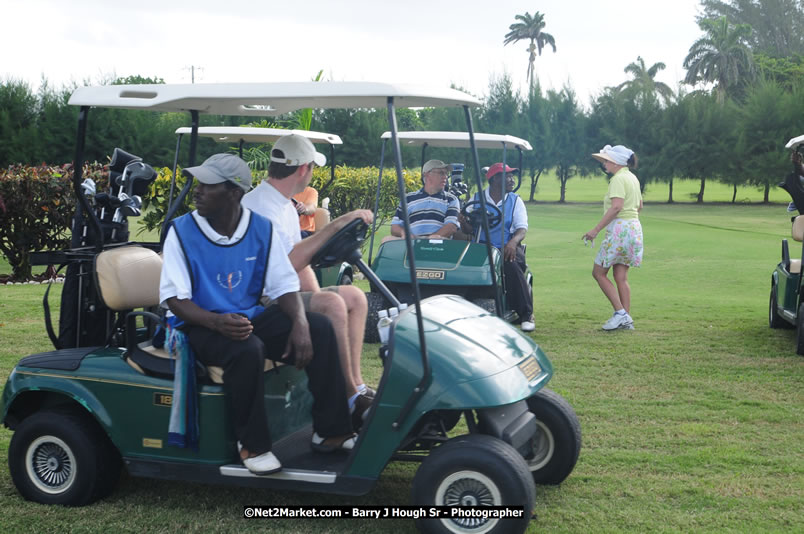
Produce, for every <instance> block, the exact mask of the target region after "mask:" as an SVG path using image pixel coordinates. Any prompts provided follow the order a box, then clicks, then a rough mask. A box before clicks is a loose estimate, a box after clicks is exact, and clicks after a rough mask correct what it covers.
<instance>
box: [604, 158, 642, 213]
mask: <svg viewBox="0 0 804 534" xmlns="http://www.w3.org/2000/svg"><path fill="white" fill-rule="evenodd" d="M612 198H621V199H623V209H621V210H620V213H619V214H618V215H617V218H618V219H638V218H639V203H640V202H642V193H640V191H639V180H637V177H636V176H634V175H633V173H632V172H631V171H629V170H628V167H623V168H622V169H620V170H619V171H617V172H616V173H615V174H614V176H612V177H611V180H610V181H609V190H608V191H607V192H606V196H605V197H603V213H606V212H607V211H609V208H611V199H612Z"/></svg>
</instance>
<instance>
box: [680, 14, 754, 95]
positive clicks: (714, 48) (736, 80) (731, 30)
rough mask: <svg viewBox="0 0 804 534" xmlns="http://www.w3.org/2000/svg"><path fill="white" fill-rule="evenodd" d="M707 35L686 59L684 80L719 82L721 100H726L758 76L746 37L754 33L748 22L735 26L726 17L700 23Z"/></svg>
mask: <svg viewBox="0 0 804 534" xmlns="http://www.w3.org/2000/svg"><path fill="white" fill-rule="evenodd" d="M698 26H700V28H701V30H703V31H704V32H705V34H706V35H704V36H703V37H701V38H700V39H698V40H697V41H695V43H693V45H692V46H691V47H690V50H689V53H688V54H687V57H686V58H684V68H685V69H687V75H686V76H685V78H684V82H685V83H688V84H690V85H695V84H697V83H699V82H704V83H714V84H716V90H717V99H718V102H720V103H722V102H723V101H724V99H725V97H726V95H727V94H734V93H736V91H737V90H738V89H739V88H740V86H741V85H745V84H746V83H747V82H749V81H751V80H752V79H753V77H754V63H753V60H752V57H751V51H750V50H749V48H748V45H747V44H746V40H747V39H748V37H749V36H750V34H751V27H750V26H748V25H747V24H737V25H733V24H731V23H729V21H728V19H727V18H726V17H720V18H719V19H715V20H711V19H703V20H701V21H700V22H698Z"/></svg>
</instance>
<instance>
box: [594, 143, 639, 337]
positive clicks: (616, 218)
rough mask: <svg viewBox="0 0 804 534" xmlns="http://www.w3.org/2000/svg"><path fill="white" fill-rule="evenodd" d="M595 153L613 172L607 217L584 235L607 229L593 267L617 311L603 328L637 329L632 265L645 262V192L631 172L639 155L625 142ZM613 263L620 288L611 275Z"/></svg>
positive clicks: (605, 203) (605, 208)
mask: <svg viewBox="0 0 804 534" xmlns="http://www.w3.org/2000/svg"><path fill="white" fill-rule="evenodd" d="M592 157H593V158H595V159H596V160H597V161H599V162H600V163H602V164H603V169H604V170H605V172H606V174H610V175H611V180H610V181H609V189H608V191H607V192H606V196H605V197H604V198H603V218H602V219H600V222H599V223H597V225H596V226H595V227H594V228H592V229H591V230H589V231H588V232H586V233H585V234H584V235H583V239H584V240H585V241H592V242H594V240H595V238H596V237H597V234H599V233H600V232H601V231H602V230H603V229H605V230H606V235H605V237H604V238H603V242H602V243H601V244H600V250H599V251H598V253H597V256H596V257H595V265H594V267H593V268H592V276H593V277H594V279H595V280H596V281H597V283H598V285H599V286H600V289H601V290H602V291H603V294H604V295H606V297H607V298H608V299H609V302H611V306H612V307H613V308H614V315H612V316H611V318H610V319H609V320H608V321H606V322H605V323H604V324H603V330H617V329H618V328H622V329H626V330H633V329H634V320H633V319H632V318H631V315H630V313H631V287H630V286H629V285H628V269H629V268H630V267H639V266H640V265H641V264H642V225H641V224H640V222H639V212H640V211H642V193H641V192H640V190H639V180H637V177H636V176H634V174H633V173H632V172H631V169H635V168H636V166H637V157H636V154H634V151H633V150H631V149H629V148H627V147H625V146H623V145H617V146H611V145H606V146H604V147H603V148H602V149H601V150H600V152H598V153H597V154H592ZM612 266H613V267H614V282H615V283H616V284H617V287H616V288H615V287H614V284H612V283H611V281H610V280H609V278H608V273H609V269H610V268H611V267H612Z"/></svg>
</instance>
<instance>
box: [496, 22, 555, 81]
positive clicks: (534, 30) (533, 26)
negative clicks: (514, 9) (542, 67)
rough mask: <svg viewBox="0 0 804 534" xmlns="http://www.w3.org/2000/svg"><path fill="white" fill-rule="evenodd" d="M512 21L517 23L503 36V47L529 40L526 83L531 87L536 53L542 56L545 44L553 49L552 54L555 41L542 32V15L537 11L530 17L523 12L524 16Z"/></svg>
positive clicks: (543, 24)
mask: <svg viewBox="0 0 804 534" xmlns="http://www.w3.org/2000/svg"><path fill="white" fill-rule="evenodd" d="M514 19H516V20H518V21H519V22H514V23H513V24H511V25H510V26H509V27H508V29H509V30H511V31H509V32H508V33H506V34H505V41H503V46H505V45H507V44H508V43H515V42H517V41H522V40H524V39H530V46H528V53H529V57H528V74H527V76H528V83H529V84H530V86H533V73H534V68H533V64H534V62H535V61H536V53H537V52H538V53H539V55H540V56H541V55H542V48H544V45H545V44H549V45H550V46H552V47H553V52H555V51H556V40H555V38H554V37H553V36H552V35H550V34H549V33H546V32H543V31H542V29H543V28H544V26H545V22H544V15H542V14H541V13H539V12H538V11H537V12H536V13H534V14H533V16H532V17H531V15H530V13H528V12H527V11H525V14H524V15H516V16H515V17H514Z"/></svg>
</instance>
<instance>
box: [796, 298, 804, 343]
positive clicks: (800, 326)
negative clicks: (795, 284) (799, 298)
mask: <svg viewBox="0 0 804 534" xmlns="http://www.w3.org/2000/svg"><path fill="white" fill-rule="evenodd" d="M796 354H798V355H800V356H804V302H802V303H801V305H800V306H799V307H798V315H796Z"/></svg>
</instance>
